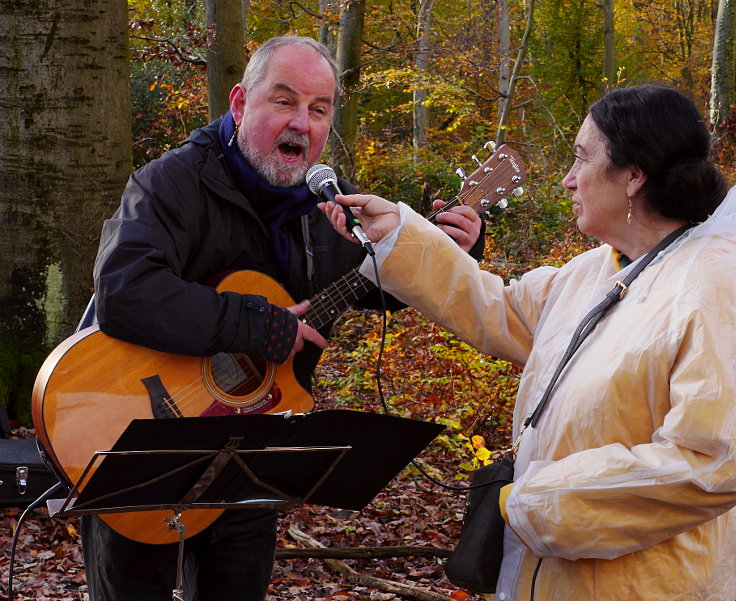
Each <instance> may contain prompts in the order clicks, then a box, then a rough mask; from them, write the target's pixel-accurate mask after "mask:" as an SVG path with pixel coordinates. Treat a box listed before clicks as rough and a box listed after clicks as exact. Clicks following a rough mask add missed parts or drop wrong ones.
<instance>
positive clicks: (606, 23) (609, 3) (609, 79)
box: [601, 0, 616, 89]
mask: <svg viewBox="0 0 736 601" xmlns="http://www.w3.org/2000/svg"><path fill="white" fill-rule="evenodd" d="M601 9H602V10H603V48H604V50H603V88H604V89H605V88H606V87H608V86H610V85H613V83H614V78H615V76H616V45H615V40H616V23H615V20H614V18H613V0H601Z"/></svg>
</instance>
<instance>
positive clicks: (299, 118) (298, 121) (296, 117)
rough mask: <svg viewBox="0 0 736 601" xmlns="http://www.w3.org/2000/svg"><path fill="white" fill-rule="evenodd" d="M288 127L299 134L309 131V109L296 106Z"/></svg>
mask: <svg viewBox="0 0 736 601" xmlns="http://www.w3.org/2000/svg"><path fill="white" fill-rule="evenodd" d="M289 127H290V128H291V129H294V130H296V131H299V132H306V131H307V130H308V129H309V108H308V107H306V106H298V107H297V108H296V110H295V111H294V113H293V114H292V116H291V119H290V120H289Z"/></svg>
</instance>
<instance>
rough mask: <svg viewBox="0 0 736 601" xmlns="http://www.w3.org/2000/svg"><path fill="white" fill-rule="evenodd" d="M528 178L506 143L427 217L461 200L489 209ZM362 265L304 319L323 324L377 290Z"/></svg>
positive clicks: (318, 299)
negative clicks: (449, 199)
mask: <svg viewBox="0 0 736 601" xmlns="http://www.w3.org/2000/svg"><path fill="white" fill-rule="evenodd" d="M525 179H526V175H525V167H524V163H523V162H522V161H521V158H520V157H518V155H517V154H516V153H515V152H514V151H513V150H511V149H510V148H508V147H507V146H505V145H504V146H502V147H501V148H499V149H498V151H497V152H495V153H494V154H493V155H492V156H491V157H489V158H488V159H487V160H486V161H485V162H484V163H483V164H482V165H480V166H479V167H478V169H476V170H475V171H474V172H473V173H472V174H471V175H470V176H469V177H467V178H466V179H465V180H464V182H463V186H462V189H461V190H460V192H459V193H458V195H457V196H456V197H455V198H453V199H452V200H451V201H449V202H448V203H447V204H445V205H443V206H442V208H440V209H438V210H436V211H434V212H432V213H430V214H429V215H428V216H427V219H428V220H429V221H430V222H432V223H435V222H436V218H437V215H439V214H440V213H443V212H445V211H449V210H450V209H452V208H453V207H456V206H458V205H461V204H462V205H465V206H469V207H471V208H472V209H473V210H475V211H476V212H477V213H481V212H483V211H486V210H489V209H490V208H491V207H492V206H494V205H495V204H496V203H497V202H498V201H499V200H501V198H503V196H505V195H506V194H507V193H508V192H511V190H512V189H513V188H515V187H517V186H519V185H521V184H522V183H523V182H524V181H525ZM359 269H360V268H359V267H356V268H355V269H353V270H352V271H351V272H350V273H348V274H347V275H344V276H343V277H341V278H340V279H339V280H337V281H336V282H334V283H332V284H330V285H329V286H328V287H327V288H325V289H324V290H323V291H322V292H320V293H319V294H317V295H316V296H314V298H311V299H310V307H309V309H308V310H307V311H306V312H305V313H304V314H303V316H302V319H303V320H304V321H305V322H306V323H307V324H309V325H310V326H312V327H313V328H321V327H323V326H325V325H326V324H328V323H330V322H332V321H334V320H335V319H337V318H338V317H339V316H340V315H341V314H342V313H343V312H345V311H346V310H347V309H348V307H350V306H351V305H353V304H355V303H356V302H357V301H358V300H360V299H361V298H363V297H364V296H365V295H366V294H368V293H369V292H371V291H372V290H375V289H376V285H375V284H374V283H373V282H371V281H370V280H369V279H368V278H366V277H365V276H363V275H361V274H360V273H359Z"/></svg>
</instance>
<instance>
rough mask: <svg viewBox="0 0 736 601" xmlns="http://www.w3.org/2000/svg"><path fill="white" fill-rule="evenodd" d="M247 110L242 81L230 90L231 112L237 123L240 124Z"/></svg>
mask: <svg viewBox="0 0 736 601" xmlns="http://www.w3.org/2000/svg"><path fill="white" fill-rule="evenodd" d="M244 111H245V88H244V87H243V84H242V83H239V84H235V86H234V87H233V89H232V90H231V91H230V112H231V113H232V115H233V119H234V120H235V123H237V124H240V121H241V120H242V119H243V112H244Z"/></svg>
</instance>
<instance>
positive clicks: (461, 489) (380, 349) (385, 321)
mask: <svg viewBox="0 0 736 601" xmlns="http://www.w3.org/2000/svg"><path fill="white" fill-rule="evenodd" d="M370 256H371V259H372V261H373V273H374V275H375V278H376V286H377V287H378V293H379V295H380V298H381V312H382V313H383V324H382V330H381V341H380V343H379V346H378V358H377V359H376V388H377V389H378V398H379V400H380V402H381V407H382V408H383V412H384V413H385V414H386V415H392V412H391V410H390V409H389V407H388V403H387V402H386V397H385V396H384V394H383V385H382V384H381V380H382V378H381V365H382V364H383V351H384V347H385V344H386V333H387V330H388V318H387V316H386V314H387V310H386V297H385V296H384V293H383V286H381V277H380V276H379V274H378V263H377V261H376V257H375V255H370ZM411 464H412V465H413V466H414V467H415V468H416V470H417V471H418V472H419V473H420V474H421V475H422V476H424V477H425V478H426V479H427V480H429V481H430V482H432V483H433V484H436V485H437V486H439V487H441V488H444V489H446V490H452V491H456V492H468V491H470V490H473V489H475V488H483V487H484V486H490V485H491V484H494V483H495V482H498V481H497V480H491V481H490V482H484V483H483V484H469V485H468V486H453V485H451V484H445V483H444V482H442V481H440V480H438V479H437V478H435V477H434V476H432V475H431V474H429V473H428V472H427V470H426V469H424V468H423V467H422V466H421V465H419V464H418V463H417V461H416V459H412V460H411Z"/></svg>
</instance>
